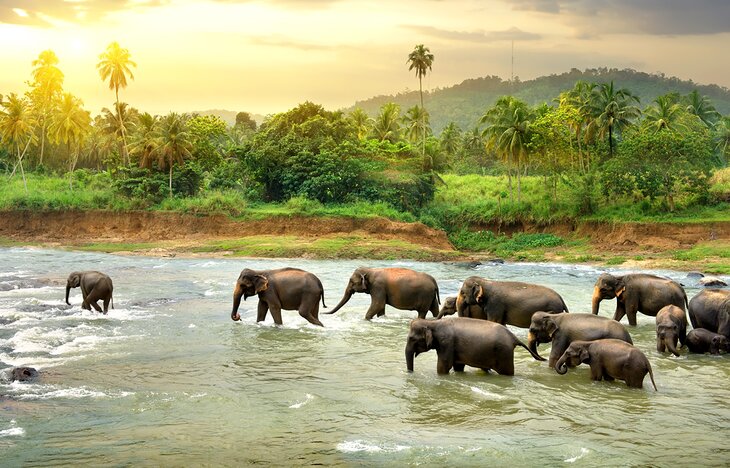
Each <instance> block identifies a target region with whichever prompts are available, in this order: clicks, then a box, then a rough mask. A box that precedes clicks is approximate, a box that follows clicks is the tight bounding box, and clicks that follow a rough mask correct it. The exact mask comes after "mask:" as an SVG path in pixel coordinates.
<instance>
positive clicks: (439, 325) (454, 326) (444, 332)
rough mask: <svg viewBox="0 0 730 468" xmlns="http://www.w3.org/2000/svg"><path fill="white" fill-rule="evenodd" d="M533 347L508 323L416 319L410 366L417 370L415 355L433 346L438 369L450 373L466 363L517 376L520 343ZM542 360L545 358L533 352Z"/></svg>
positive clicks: (409, 346) (409, 351)
mask: <svg viewBox="0 0 730 468" xmlns="http://www.w3.org/2000/svg"><path fill="white" fill-rule="evenodd" d="M518 345H519V346H522V347H523V348H525V349H526V350H528V351H530V349H529V348H528V347H527V345H525V344H524V343H523V342H521V341H520V340H519V339H518V338H517V337H516V336H515V335H514V334H512V332H511V331H509V330H508V329H507V327H505V326H504V325H501V324H499V323H495V322H488V321H486V320H479V319H472V318H466V317H457V318H453V319H447V320H425V319H415V320H413V321H412V322H411V328H410V332H409V333H408V341H407V343H406V366H407V367H408V372H413V358H414V357H415V356H418V355H419V354H421V353H425V352H426V351H428V350H430V349H435V350H436V353H437V354H438V362H437V365H436V372H438V373H439V374H448V373H449V371H450V370H451V368H452V367H453V368H454V370H455V371H456V372H463V371H464V366H471V367H478V368H480V369H482V370H484V371H488V370H489V369H494V370H495V371H497V373H499V374H501V375H514V373H515V363H514V352H515V347H516V346H518ZM530 354H532V357H533V358H535V359H536V360H538V361H544V359H543V358H541V357H540V356H538V355H537V354H535V353H533V352H532V351H530Z"/></svg>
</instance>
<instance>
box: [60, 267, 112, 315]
mask: <svg viewBox="0 0 730 468" xmlns="http://www.w3.org/2000/svg"><path fill="white" fill-rule="evenodd" d="M79 286H80V287H81V297H82V298H83V302H81V308H82V309H86V310H91V308H92V307H93V308H94V309H96V311H97V312H102V313H104V314H106V313H107V312H108V311H109V302H111V304H112V309H113V308H114V300H113V299H112V293H113V292H114V286H113V285H112V279H111V278H109V277H108V276H107V275H105V274H104V273H100V272H98V271H74V272H73V273H71V274H70V275H68V280H67V281H66V304H68V305H71V303H70V302H69V301H68V294H69V292H70V291H71V288H78V287H79ZM99 299H101V300H103V301H104V310H102V309H101V307H99V304H97V301H98V300H99Z"/></svg>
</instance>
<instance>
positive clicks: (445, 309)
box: [436, 296, 487, 320]
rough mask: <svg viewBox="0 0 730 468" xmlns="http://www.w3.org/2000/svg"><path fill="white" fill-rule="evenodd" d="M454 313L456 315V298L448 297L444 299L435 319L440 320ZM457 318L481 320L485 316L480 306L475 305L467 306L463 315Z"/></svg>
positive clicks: (484, 318)
mask: <svg viewBox="0 0 730 468" xmlns="http://www.w3.org/2000/svg"><path fill="white" fill-rule="evenodd" d="M455 313H456V297H454V296H449V297H447V298H446V299H444V302H443V304H442V305H441V310H440V311H439V314H438V317H436V318H437V319H440V318H442V317H445V316H447V315H454V314H455ZM459 317H469V318H476V319H482V320H486V319H487V316H486V315H485V314H484V311H483V310H482V308H481V306H479V305H476V304H475V305H472V306H469V308H468V309H466V310H465V311H464V313H463V315H459Z"/></svg>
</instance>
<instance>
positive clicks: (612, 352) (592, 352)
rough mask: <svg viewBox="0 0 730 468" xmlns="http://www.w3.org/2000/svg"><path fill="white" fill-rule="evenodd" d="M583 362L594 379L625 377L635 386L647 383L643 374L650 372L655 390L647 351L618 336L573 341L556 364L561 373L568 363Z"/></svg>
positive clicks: (566, 369) (569, 364)
mask: <svg viewBox="0 0 730 468" xmlns="http://www.w3.org/2000/svg"><path fill="white" fill-rule="evenodd" d="M581 364H588V365H589V366H591V380H597V381H600V380H608V381H611V380H614V379H618V380H623V381H624V382H626V385H628V386H629V387H633V388H642V387H643V386H644V377H646V374H647V373H648V374H649V377H650V378H651V384H652V385H653V386H654V390H655V391H656V390H657V388H656V383H654V373H653V372H652V370H651V364H650V363H649V360H648V359H647V358H646V355H644V353H642V352H641V351H640V350H639V349H637V348H635V347H634V346H633V345H630V344H629V343H627V342H625V341H622V340H616V339H601V340H595V341H581V340H579V341H574V342H572V343H571V344H570V346H568V349H566V350H565V352H564V353H563V355H562V356H560V359H559V360H558V362H557V363H556V364H555V370H556V371H557V373H558V374H565V373H566V372H568V367H577V366H579V365H581Z"/></svg>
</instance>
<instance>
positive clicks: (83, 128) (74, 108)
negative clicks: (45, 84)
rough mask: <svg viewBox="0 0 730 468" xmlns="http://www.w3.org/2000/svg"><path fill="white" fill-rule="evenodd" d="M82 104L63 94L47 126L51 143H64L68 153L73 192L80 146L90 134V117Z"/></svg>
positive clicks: (67, 94)
mask: <svg viewBox="0 0 730 468" xmlns="http://www.w3.org/2000/svg"><path fill="white" fill-rule="evenodd" d="M83 105H84V103H83V102H82V101H81V99H79V98H77V97H76V96H74V95H73V94H71V93H64V94H63V96H62V97H61V100H60V101H59V105H58V112H56V113H55V114H54V115H53V118H52V119H51V123H50V125H49V126H48V134H49V137H50V139H51V141H53V142H55V143H64V144H65V145H66V149H67V151H68V173H69V176H68V185H69V188H70V189H72V190H73V172H74V169H76V164H77V163H78V160H79V153H80V152H81V145H82V143H83V142H84V140H85V138H86V137H87V136H88V134H89V133H90V132H91V115H90V114H89V111H86V110H84V108H83Z"/></svg>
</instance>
